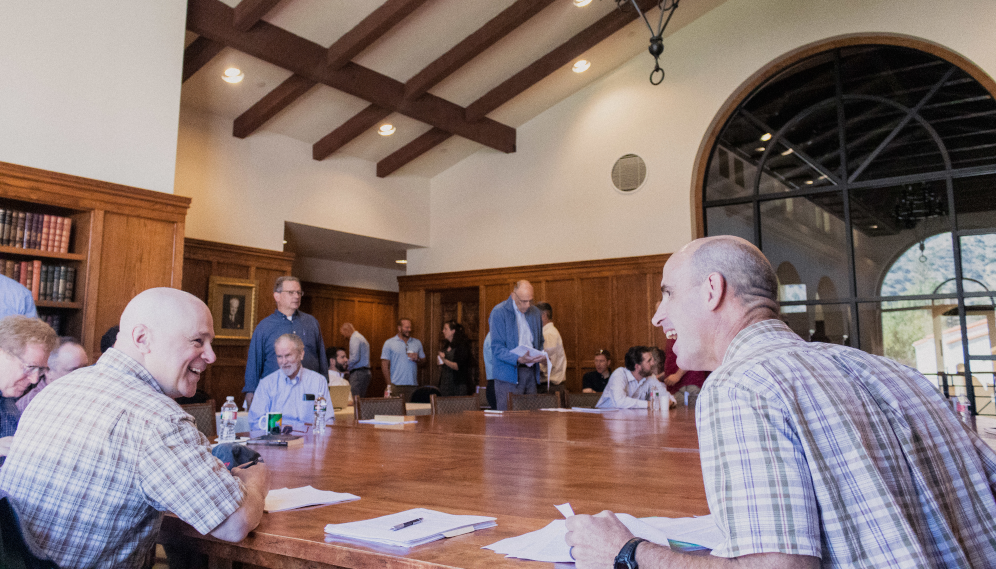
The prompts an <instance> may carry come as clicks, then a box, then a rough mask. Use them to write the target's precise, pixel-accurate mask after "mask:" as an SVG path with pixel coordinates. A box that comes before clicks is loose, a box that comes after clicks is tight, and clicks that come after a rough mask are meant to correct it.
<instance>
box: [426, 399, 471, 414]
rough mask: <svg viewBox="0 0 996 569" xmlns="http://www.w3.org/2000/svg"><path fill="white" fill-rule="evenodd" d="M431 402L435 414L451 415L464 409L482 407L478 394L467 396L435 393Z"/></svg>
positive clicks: (469, 409)
mask: <svg viewBox="0 0 996 569" xmlns="http://www.w3.org/2000/svg"><path fill="white" fill-rule="evenodd" d="M430 403H431V405H432V414H433V415H449V414H453V413H462V412H464V411H479V410H480V409H481V402H480V400H479V399H478V398H477V395H467V396H465V397H437V396H435V395H433V396H432V399H431V400H430Z"/></svg>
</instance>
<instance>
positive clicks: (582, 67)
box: [574, 59, 591, 73]
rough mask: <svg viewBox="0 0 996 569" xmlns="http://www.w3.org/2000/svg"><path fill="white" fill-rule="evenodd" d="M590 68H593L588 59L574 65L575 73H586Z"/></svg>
mask: <svg viewBox="0 0 996 569" xmlns="http://www.w3.org/2000/svg"><path fill="white" fill-rule="evenodd" d="M589 67H591V62H590V61H588V60H587V59H580V60H578V62H577V63H575V64H574V72H575V73H584V72H585V71H588V68H589Z"/></svg>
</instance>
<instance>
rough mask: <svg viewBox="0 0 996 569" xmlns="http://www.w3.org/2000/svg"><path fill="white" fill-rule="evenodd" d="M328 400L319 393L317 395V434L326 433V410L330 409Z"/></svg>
mask: <svg viewBox="0 0 996 569" xmlns="http://www.w3.org/2000/svg"><path fill="white" fill-rule="evenodd" d="M328 405H329V404H328V401H326V400H325V398H324V397H322V396H321V395H319V396H318V397H315V434H316V435H324V434H325V412H326V411H328Z"/></svg>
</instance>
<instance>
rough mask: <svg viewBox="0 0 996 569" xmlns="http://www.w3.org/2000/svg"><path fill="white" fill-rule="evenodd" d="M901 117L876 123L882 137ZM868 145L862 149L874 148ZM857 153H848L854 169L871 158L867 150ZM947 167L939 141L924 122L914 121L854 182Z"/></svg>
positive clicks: (902, 130) (941, 170) (942, 169)
mask: <svg viewBox="0 0 996 569" xmlns="http://www.w3.org/2000/svg"><path fill="white" fill-rule="evenodd" d="M890 113H892V111H890ZM901 116H902V115H901V114H900V115H896V116H895V117H892V118H890V119H889V120H887V121H882V122H881V123H879V124H877V125H875V128H876V129H877V130H878V133H879V134H881V136H882V138H885V136H886V135H888V134H890V133H891V131H892V125H891V122H892V121H893V119H896V118H901ZM849 134H850V133H849ZM869 146H870V145H863V148H862V150H863V151H864V150H865V149H867V151H868V152H871V151H873V150H874V148H871V147H869ZM854 154H855V156H854V157H853V158H852V157H851V156H848V160H849V161H850V164H849V166H850V167H851V171H852V172H853V171H854V170H855V169H856V168H858V167H860V166H862V165H864V162H865V161H866V160H867V159H868V157H869V156H868V155H867V153H865V152H862V153H857V152H855V153H854ZM945 169H946V166H945V164H944V158H943V156H942V155H941V149H940V147H939V146H938V145H937V141H936V140H934V139H933V138H932V137H931V136H930V134H929V133H928V132H927V130H926V129H925V128H923V125H921V124H920V123H918V122H915V121H911V122H910V123H909V124H907V125H906V126H904V127H903V128H902V129H901V130H900V131H899V133H898V134H897V135H896V136H895V138H893V139H892V140H891V141H889V144H887V145H886V146H885V148H884V149H882V151H881V152H879V154H878V155H876V156H875V157H874V158H873V159H872V160H871V162H870V163H869V164H868V165H867V166H866V167H865V169H864V170H863V171H862V172H861V174H860V175H859V176H858V177H857V178H856V180H855V181H857V182H862V181H866V180H880V179H883V178H892V177H894V176H909V175H911V174H925V173H928V172H943V171H944V170H945Z"/></svg>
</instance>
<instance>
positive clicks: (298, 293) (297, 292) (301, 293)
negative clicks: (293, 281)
mask: <svg viewBox="0 0 996 569" xmlns="http://www.w3.org/2000/svg"><path fill="white" fill-rule="evenodd" d="M280 292H282V293H284V294H289V295H291V296H301V297H303V296H304V291H303V290H282V291H280Z"/></svg>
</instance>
